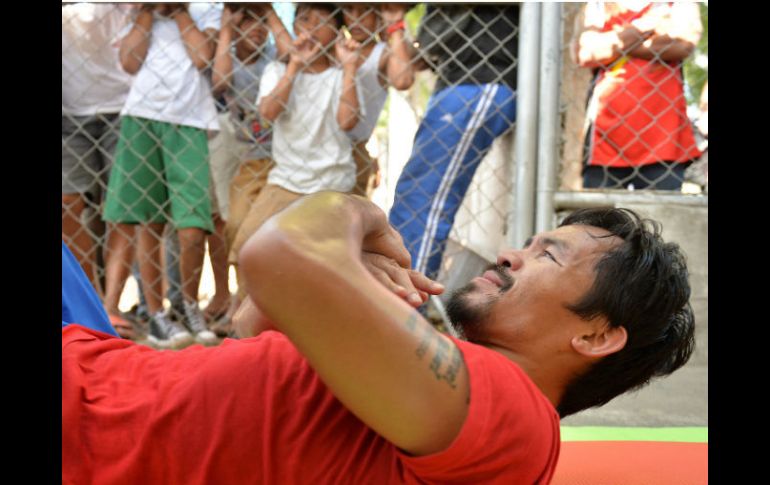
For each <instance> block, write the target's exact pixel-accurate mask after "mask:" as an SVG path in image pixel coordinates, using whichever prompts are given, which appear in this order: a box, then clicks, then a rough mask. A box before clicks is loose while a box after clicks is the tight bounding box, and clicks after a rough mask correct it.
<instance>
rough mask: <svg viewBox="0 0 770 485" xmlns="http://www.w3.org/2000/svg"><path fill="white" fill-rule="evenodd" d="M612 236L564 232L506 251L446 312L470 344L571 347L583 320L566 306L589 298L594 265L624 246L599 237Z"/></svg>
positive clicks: (585, 230)
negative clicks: (587, 293)
mask: <svg viewBox="0 0 770 485" xmlns="http://www.w3.org/2000/svg"><path fill="white" fill-rule="evenodd" d="M608 234H609V233H608V232H607V231H606V230H604V229H600V228H597V227H591V226H582V225H572V226H564V227H560V228H558V229H556V230H553V231H550V232H546V233H543V234H539V235H537V236H535V237H533V238H531V239H530V240H529V241H528V242H527V244H526V247H525V248H524V249H522V250H513V249H510V250H505V251H502V252H501V253H500V255H499V256H498V258H497V266H492V269H488V270H486V271H485V272H484V273H483V274H482V275H481V276H478V277H476V278H474V279H473V280H471V282H470V283H469V284H468V285H466V286H465V287H463V288H461V289H460V290H458V291H457V292H455V294H454V295H453V296H452V299H451V301H450V303H449V305H448V306H447V311H448V312H449V316H450V319H451V320H452V322H453V324H454V325H456V326H457V327H459V328H460V329H461V330H462V331H463V333H464V335H465V337H466V338H467V339H468V340H469V341H471V342H476V343H480V344H500V343H505V344H507V345H509V346H511V347H512V348H511V350H513V351H515V352H527V351H529V350H530V349H536V348H537V347H538V346H541V345H542V344H545V343H548V344H553V345H556V346H557V347H561V346H562V345H568V342H569V339H570V338H571V337H572V332H573V331H574V329H575V327H574V326H573V325H571V324H572V323H576V322H579V321H580V317H578V316H577V315H575V314H574V313H573V312H572V311H570V310H568V309H567V308H566V305H569V304H574V303H576V302H578V301H579V300H580V299H581V298H582V297H583V296H584V295H585V294H586V292H587V291H588V290H589V289H590V288H591V286H592V285H593V282H594V278H595V275H594V268H595V265H596V263H597V262H598V261H599V260H600V259H601V257H602V256H603V255H604V254H606V252H607V251H608V250H609V249H611V248H614V247H615V246H617V245H618V244H620V243H621V242H622V241H621V239H619V238H617V237H614V236H612V237H597V236H605V235H608ZM565 339H566V340H565ZM547 347H548V346H547ZM549 348H550V347H549Z"/></svg>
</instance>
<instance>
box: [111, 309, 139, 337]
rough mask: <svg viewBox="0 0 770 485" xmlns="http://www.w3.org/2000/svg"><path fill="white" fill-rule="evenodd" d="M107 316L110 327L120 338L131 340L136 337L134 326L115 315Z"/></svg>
mask: <svg viewBox="0 0 770 485" xmlns="http://www.w3.org/2000/svg"><path fill="white" fill-rule="evenodd" d="M108 316H109V317H110V323H111V324H112V327H113V328H114V329H115V331H116V332H118V335H120V337H121V338H125V339H129V340H133V339H134V337H136V333H135V331H134V325H133V324H132V323H131V322H129V321H128V320H126V319H125V318H123V317H121V316H120V315H115V314H113V313H110V314H109V315H108Z"/></svg>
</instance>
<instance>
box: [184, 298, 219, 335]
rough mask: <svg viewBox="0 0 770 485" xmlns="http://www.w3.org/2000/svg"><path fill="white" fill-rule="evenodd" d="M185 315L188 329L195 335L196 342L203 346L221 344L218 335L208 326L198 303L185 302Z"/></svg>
mask: <svg viewBox="0 0 770 485" xmlns="http://www.w3.org/2000/svg"><path fill="white" fill-rule="evenodd" d="M184 315H185V320H186V322H185V323H186V324H187V328H189V329H190V330H191V331H192V333H194V334H195V341H196V342H198V343H200V344H203V345H216V344H217V343H218V342H219V339H218V338H217V336H216V334H214V332H212V331H211V330H209V328H208V327H207V326H206V319H205V318H203V313H202V312H201V310H200V308H199V307H198V302H194V301H193V302H184Z"/></svg>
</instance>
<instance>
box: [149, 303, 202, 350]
mask: <svg viewBox="0 0 770 485" xmlns="http://www.w3.org/2000/svg"><path fill="white" fill-rule="evenodd" d="M150 335H151V336H152V337H154V338H155V340H152V342H153V343H154V344H155V345H154V347H157V348H159V349H176V350H178V349H182V348H185V347H187V346H188V345H192V344H193V342H194V341H195V340H194V339H193V336H192V335H190V332H188V331H187V330H183V329H182V328H180V327H179V326H178V325H176V324H175V323H174V322H172V321H171V320H170V319H169V318H168V316H167V315H166V314H165V313H163V311H159V312H158V313H156V314H155V315H153V316H152V317H151V318H150Z"/></svg>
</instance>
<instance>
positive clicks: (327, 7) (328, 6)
mask: <svg viewBox="0 0 770 485" xmlns="http://www.w3.org/2000/svg"><path fill="white" fill-rule="evenodd" d="M300 8H316V9H319V10H324V11H326V12H328V13H329V14H331V16H332V17H333V18H334V21H335V22H337V25H336V27H337V28H338V29H339V28H340V27H342V25H343V23H344V22H345V16H344V15H343V14H342V8H340V7H339V6H337V5H336V4H334V3H313V2H295V3H294V14H295V15H296V14H297V13H299V9H300ZM295 18H296V17H295Z"/></svg>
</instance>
